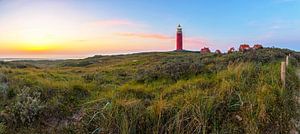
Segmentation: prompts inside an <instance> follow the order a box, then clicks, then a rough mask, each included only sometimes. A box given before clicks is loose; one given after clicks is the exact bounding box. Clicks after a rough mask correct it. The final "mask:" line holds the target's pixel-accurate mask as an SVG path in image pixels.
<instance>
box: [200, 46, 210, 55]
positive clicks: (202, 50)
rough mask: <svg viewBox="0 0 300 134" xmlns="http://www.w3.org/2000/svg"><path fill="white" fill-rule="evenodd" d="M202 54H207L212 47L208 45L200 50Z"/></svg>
mask: <svg viewBox="0 0 300 134" xmlns="http://www.w3.org/2000/svg"><path fill="white" fill-rule="evenodd" d="M200 53H201V54H207V53H210V49H209V48H208V47H204V48H202V49H201V51H200Z"/></svg>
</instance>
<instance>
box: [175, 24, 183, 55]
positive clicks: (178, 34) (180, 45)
mask: <svg viewBox="0 0 300 134" xmlns="http://www.w3.org/2000/svg"><path fill="white" fill-rule="evenodd" d="M182 38H183V37H182V28H181V26H180V24H179V25H178V27H177V32H176V51H182V50H183V39H182Z"/></svg>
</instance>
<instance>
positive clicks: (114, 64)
mask: <svg viewBox="0 0 300 134" xmlns="http://www.w3.org/2000/svg"><path fill="white" fill-rule="evenodd" d="M288 54H291V55H292V57H291V60H290V63H291V65H290V66H289V67H288V70H287V86H286V88H283V87H282V85H281V82H280V62H281V61H283V60H284V59H285V56H286V55H288ZM299 61H300V55H299V54H298V53H296V52H294V51H290V50H284V49H276V48H266V49H262V50H257V51H251V52H246V53H239V52H236V53H232V54H224V55H217V54H207V55H201V54H199V53H196V52H163V53H139V54H130V55H118V56H95V57H91V58H87V59H82V60H61V61H17V62H2V63H0V64H1V68H0V96H1V99H0V110H1V115H0V119H1V120H0V122H1V123H0V132H3V133H55V132H56V133H94V134H97V133H175V134H176V133H177V134H182V133H288V132H289V131H290V130H291V129H292V128H293V127H294V126H293V124H292V122H291V120H292V119H295V118H296V117H298V115H297V113H296V109H297V103H296V101H295V99H294V98H293V97H292V96H293V95H294V94H295V93H296V92H297V90H298V88H299V80H298V78H297V75H296V69H297V65H298V62H299Z"/></svg>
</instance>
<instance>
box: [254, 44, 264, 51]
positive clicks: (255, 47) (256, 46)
mask: <svg viewBox="0 0 300 134" xmlns="http://www.w3.org/2000/svg"><path fill="white" fill-rule="evenodd" d="M253 49H254V50H257V49H263V46H262V45H261V44H255V45H254V46H253Z"/></svg>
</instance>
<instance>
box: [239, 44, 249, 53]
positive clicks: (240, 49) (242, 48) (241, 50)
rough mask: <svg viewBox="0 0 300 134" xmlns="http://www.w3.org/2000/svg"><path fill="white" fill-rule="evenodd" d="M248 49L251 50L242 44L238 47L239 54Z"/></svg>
mask: <svg viewBox="0 0 300 134" xmlns="http://www.w3.org/2000/svg"><path fill="white" fill-rule="evenodd" d="M250 49H251V47H250V46H249V45H248V44H242V45H240V48H239V51H240V52H246V51H248V50H250Z"/></svg>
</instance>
